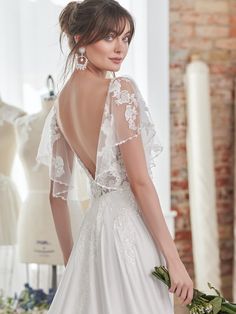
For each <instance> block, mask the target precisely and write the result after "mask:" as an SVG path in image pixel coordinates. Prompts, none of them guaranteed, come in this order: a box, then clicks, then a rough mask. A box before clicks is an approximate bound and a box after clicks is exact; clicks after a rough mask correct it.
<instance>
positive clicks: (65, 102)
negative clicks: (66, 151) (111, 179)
mask: <svg viewBox="0 0 236 314" xmlns="http://www.w3.org/2000/svg"><path fill="white" fill-rule="evenodd" d="M110 81H111V79H105V78H96V77H85V76H84V77H80V78H78V77H73V76H72V77H71V78H70V79H69V80H68V82H67V83H66V85H65V87H64V88H63V90H62V91H61V93H60V97H59V99H58V102H57V121H58V125H59V127H60V129H61V131H62V133H63V135H64V136H65V138H66V140H67V142H68V143H69V145H70V146H71V149H72V150H73V151H74V152H75V153H76V154H77V155H78V157H79V159H80V160H81V161H82V163H83V164H84V166H85V167H86V168H87V170H88V171H89V172H90V174H91V175H92V177H93V178H94V177H95V171H96V157H97V146H98V140H99V133H100V127H101V121H102V116H103V111H104V105H105V101H106V96H107V92H108V88H109V84H110Z"/></svg>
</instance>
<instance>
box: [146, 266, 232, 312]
mask: <svg viewBox="0 0 236 314" xmlns="http://www.w3.org/2000/svg"><path fill="white" fill-rule="evenodd" d="M154 269H155V271H153V272H152V274H153V275H154V276H155V277H157V278H158V279H160V280H161V281H162V282H164V283H165V284H166V285H167V286H168V287H169V288H170V287H171V280H170V275H169V272H168V270H167V269H166V268H165V266H160V267H154ZM208 286H209V288H210V289H213V290H214V291H215V292H216V295H207V294H205V293H203V292H201V291H198V290H197V289H193V290H194V292H193V299H192V302H191V303H190V304H188V305H187V308H188V309H189V312H190V314H201V313H209V314H218V313H219V314H236V304H235V303H230V302H229V301H227V300H226V299H225V298H223V297H222V296H221V295H220V293H219V291H218V290H216V289H215V288H214V287H212V286H211V284H210V283H209V282H208Z"/></svg>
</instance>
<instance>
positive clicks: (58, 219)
mask: <svg viewBox="0 0 236 314" xmlns="http://www.w3.org/2000/svg"><path fill="white" fill-rule="evenodd" d="M52 184H53V183H52V181H51V188H50V195H49V200H50V204H51V210H52V215H53V220H54V224H55V228H56V232H57V237H58V240H59V243H60V246H61V249H62V254H63V258H64V264H65V266H66V264H67V262H68V259H69V257H70V254H71V250H72V247H73V238H72V231H71V221H70V213H69V208H68V206H67V202H66V201H64V200H63V199H62V198H60V197H54V196H53V195H52Z"/></svg>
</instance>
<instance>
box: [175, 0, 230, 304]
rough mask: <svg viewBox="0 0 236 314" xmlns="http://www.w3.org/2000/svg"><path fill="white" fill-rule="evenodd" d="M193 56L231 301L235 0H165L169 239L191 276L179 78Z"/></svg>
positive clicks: (223, 274)
mask: <svg viewBox="0 0 236 314" xmlns="http://www.w3.org/2000/svg"><path fill="white" fill-rule="evenodd" d="M195 52H197V53H198V54H199V55H200V57H201V59H202V60H204V61H205V62H207V64H208V65H209V68H210V80H211V100H212V103H211V109H212V119H213V121H212V124H213V137H214V138H213V143H214V154H215V175H216V191H217V214H218V224H219V238H220V259H221V277H222V282H223V287H222V288H223V290H222V292H223V293H224V295H225V297H227V298H229V299H232V261H233V206H234V203H233V168H234V165H233V162H234V160H233V158H234V120H233V117H234V104H233V98H234V92H233V84H234V83H233V81H234V77H235V76H236V1H235V0H170V101H171V103H170V110H171V143H172V144H171V178H172V179H171V189H172V191H171V197H172V210H176V211H177V213H178V215H177V218H176V240H175V241H176V244H177V247H178V250H179V252H180V255H181V258H182V260H183V262H184V263H185V265H186V267H187V269H188V271H189V273H190V274H191V276H192V277H193V278H194V269H193V256H192V240H191V225H190V212H189V211H190V208H189V194H188V169H187V159H186V99H185V91H184V83H183V75H184V72H185V69H186V65H187V63H188V62H189V57H190V56H191V54H193V53H195Z"/></svg>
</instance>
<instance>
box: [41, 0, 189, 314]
mask: <svg viewBox="0 0 236 314" xmlns="http://www.w3.org/2000/svg"><path fill="white" fill-rule="evenodd" d="M59 22H60V26H61V36H60V40H61V39H62V35H64V34H65V35H66V36H67V39H68V44H69V47H70V53H69V56H68V59H67V63H66V68H65V75H66V73H67V71H68V70H71V69H72V71H71V73H72V74H71V75H70V77H69V79H68V80H67V82H66V84H65V85H64V87H63V89H62V90H61V92H60V95H59V96H58V98H57V101H56V103H55V105H54V106H53V108H52V109H51V111H50V113H49V115H48V117H47V119H46V122H45V126H44V130H43V133H42V137H41V142H40V146H39V150H38V155H37V160H38V161H39V162H41V163H43V164H45V165H47V166H49V173H50V179H51V191H50V202H51V208H52V213H53V217H54V222H55V227H56V231H57V235H58V238H59V241H60V245H61V249H62V252H63V256H64V262H65V266H66V268H65V272H64V274H63V277H62V279H61V281H60V284H59V287H58V289H57V293H56V295H55V297H54V299H53V302H52V304H51V307H50V309H49V313H50V314H157V313H158V314H173V313H174V308H173V304H172V298H171V295H170V293H175V294H176V296H177V297H179V298H180V301H181V303H182V305H187V304H189V303H190V302H191V300H192V297H193V282H192V280H191V278H190V277H189V275H188V273H187V271H186V269H185V267H184V265H183V263H182V261H181V259H180V257H179V254H178V251H177V248H176V246H175V244H174V241H173V239H172V237H171V235H170V233H169V230H168V228H167V225H166V222H165V220H164V217H163V214H162V209H161V206H160V202H159V198H158V195H157V192H156V190H155V187H154V184H153V180H152V167H153V166H154V165H155V158H156V157H157V156H158V155H159V153H160V152H161V150H162V146H161V145H160V143H159V141H158V138H157V134H156V130H155V129H154V124H153V121H152V117H151V115H150V111H149V108H148V106H147V104H146V103H145V102H144V100H143V98H142V95H141V94H140V91H139V89H138V87H137V85H136V83H135V81H134V80H133V79H132V78H131V77H128V76H120V77H113V78H112V79H108V78H107V76H106V74H107V72H108V71H111V72H113V73H114V72H117V71H118V70H119V69H120V66H121V64H122V62H123V60H124V59H125V57H126V55H127V53H128V49H129V44H130V42H131V39H132V37H133V35H134V21H133V18H132V16H131V15H130V13H129V12H128V11H127V10H126V9H124V8H123V7H122V6H121V5H120V4H119V3H118V2H117V1H115V0H85V1H83V2H81V3H79V2H70V3H69V4H68V5H67V6H66V7H65V8H64V9H63V11H62V12H61V14H60V17H59ZM76 164H79V165H80V167H82V169H83V170H84V171H85V173H86V175H87V177H88V179H89V182H90V188H91V203H90V206H89V208H88V211H87V212H86V215H85V217H84V219H83V222H82V225H81V227H80V230H79V234H78V237H77V239H76V241H75V243H73V239H72V233H71V225H70V217H69V213H68V204H67V201H68V200H69V199H70V195H71V191H72V190H73V189H74V186H73V180H72V178H73V176H74V175H75V172H76V169H77V168H76V167H75V165H76ZM159 265H164V266H166V267H167V268H168V270H169V273H170V278H171V288H170V289H169V290H168V288H167V287H166V286H165V285H164V284H163V283H162V282H160V281H159V280H157V279H156V278H154V276H153V275H152V274H151V272H152V271H153V268H154V266H159Z"/></svg>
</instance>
